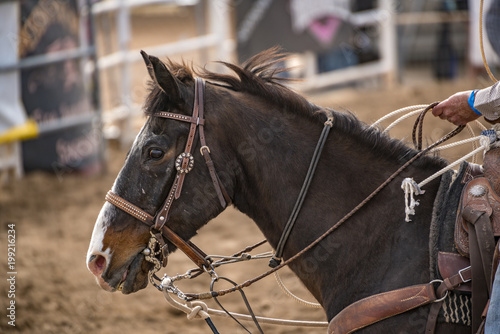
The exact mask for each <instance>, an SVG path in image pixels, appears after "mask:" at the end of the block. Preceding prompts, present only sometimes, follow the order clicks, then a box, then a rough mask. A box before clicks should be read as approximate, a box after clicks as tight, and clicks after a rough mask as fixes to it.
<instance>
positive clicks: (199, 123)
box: [106, 78, 231, 269]
mask: <svg viewBox="0 0 500 334" xmlns="http://www.w3.org/2000/svg"><path fill="white" fill-rule="evenodd" d="M204 93H205V81H204V80H203V79H201V78H196V82H195V92H194V94H195V97H194V107H193V114H192V116H191V117H189V116H185V115H182V114H175V113H170V112H166V111H159V112H156V113H154V114H153V116H156V117H163V118H169V119H173V120H177V121H182V122H188V123H191V126H190V129H189V135H188V139H187V142H186V147H185V149H184V152H183V153H181V154H180V155H179V156H178V157H177V159H176V161H175V167H176V169H177V175H176V176H175V180H174V182H173V184H172V187H171V188H170V192H169V194H168V196H167V199H166V200H165V202H164V203H163V205H162V207H161V209H160V210H159V211H158V212H157V214H156V215H155V216H154V217H153V216H151V215H150V214H148V213H147V212H145V211H144V210H142V209H140V208H139V207H137V206H135V205H134V204H132V203H130V202H128V201H127V200H125V199H123V198H121V197H120V196H118V195H116V194H114V193H113V192H111V191H109V192H108V194H107V195H106V201H108V202H109V203H111V204H113V205H114V206H116V207H118V208H120V209H121V210H123V211H125V212H126V213H128V214H130V215H131V216H133V217H134V218H136V219H138V220H140V221H141V222H143V223H145V224H146V225H148V226H150V227H151V229H152V230H156V231H160V232H161V234H162V235H163V237H164V238H166V239H167V240H168V241H170V242H171V243H172V244H174V245H175V246H176V247H177V248H179V249H180V250H181V251H183V252H184V253H185V254H186V255H187V256H188V257H189V258H190V259H191V260H192V261H193V262H194V263H195V264H196V265H197V266H198V267H200V268H202V269H203V268H205V269H208V268H209V266H210V263H209V261H208V260H207V256H206V254H205V253H204V252H203V251H201V250H200V249H199V248H198V247H197V246H196V245H194V244H193V243H191V242H190V241H185V240H183V239H182V238H181V237H179V236H178V235H177V234H176V233H175V232H174V231H172V230H171V229H170V228H169V227H168V226H166V225H165V223H166V222H167V220H168V216H169V212H170V208H171V206H172V203H173V201H174V200H176V199H178V198H179V197H180V195H181V192H182V186H183V184H184V178H185V176H186V174H187V173H189V172H190V171H191V169H192V168H193V164H194V158H193V155H192V153H191V151H192V148H193V142H194V139H195V137H196V130H197V129H198V128H199V137H200V144H201V148H200V153H201V155H202V156H203V157H204V158H205V163H206V165H207V167H208V171H209V173H210V177H211V179H212V183H213V185H214V188H215V191H216V193H217V197H218V199H219V202H220V205H221V206H222V207H223V208H225V207H226V206H227V205H228V204H230V203H231V199H230V197H229V195H228V194H227V192H226V190H225V188H224V186H223V185H222V183H221V181H220V179H219V177H218V175H217V173H216V171H215V166H214V163H213V161H212V158H211V157H210V149H209V148H208V146H207V143H206V139H205V131H204V125H205V119H204V118H203V111H204ZM164 247H166V245H165V244H163V245H162V248H164ZM162 262H163V266H165V265H166V255H165V256H163V259H162Z"/></svg>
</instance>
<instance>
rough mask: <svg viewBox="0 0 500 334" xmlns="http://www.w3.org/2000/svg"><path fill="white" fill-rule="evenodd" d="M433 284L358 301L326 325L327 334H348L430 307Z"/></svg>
mask: <svg viewBox="0 0 500 334" xmlns="http://www.w3.org/2000/svg"><path fill="white" fill-rule="evenodd" d="M435 300H436V294H435V292H434V287H433V284H432V283H427V284H419V285H412V286H409V287H406V288H402V289H398V290H393V291H389V292H384V293H380V294H377V295H374V296H370V297H367V298H364V299H361V300H359V301H357V302H355V303H353V304H351V305H349V306H347V307H346V308H345V309H343V310H342V311H341V312H340V313H339V314H337V315H336V316H335V317H334V318H333V319H332V320H331V321H330V323H329V324H328V334H348V333H352V332H354V331H357V330H359V329H361V328H364V327H366V326H370V325H372V324H374V323H376V322H378V321H381V320H384V319H387V318H390V317H392V316H395V315H398V314H401V313H404V312H407V311H410V310H412V309H415V308H417V307H420V306H423V305H426V304H429V303H432V302H433V301H435Z"/></svg>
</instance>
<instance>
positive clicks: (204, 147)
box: [200, 145, 210, 155]
mask: <svg viewBox="0 0 500 334" xmlns="http://www.w3.org/2000/svg"><path fill="white" fill-rule="evenodd" d="M203 150H207V152H208V153H210V149H209V148H208V146H206V145H205V146H202V147H200V153H201V155H203Z"/></svg>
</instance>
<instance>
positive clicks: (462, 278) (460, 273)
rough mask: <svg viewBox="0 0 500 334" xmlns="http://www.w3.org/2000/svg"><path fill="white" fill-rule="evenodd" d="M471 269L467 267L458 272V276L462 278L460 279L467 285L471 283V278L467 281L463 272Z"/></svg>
mask: <svg viewBox="0 0 500 334" xmlns="http://www.w3.org/2000/svg"><path fill="white" fill-rule="evenodd" d="M469 269H470V266H468V267H466V268H463V269H460V270H459V271H458V275H459V276H460V279H461V280H462V282H463V283H467V282H470V281H471V278H469V279H468V280H465V279H464V277H463V276H462V272H464V271H466V270H469Z"/></svg>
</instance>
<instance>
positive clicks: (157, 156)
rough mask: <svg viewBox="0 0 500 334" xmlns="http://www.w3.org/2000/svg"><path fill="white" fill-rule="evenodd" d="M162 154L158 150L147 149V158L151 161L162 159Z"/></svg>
mask: <svg viewBox="0 0 500 334" xmlns="http://www.w3.org/2000/svg"><path fill="white" fill-rule="evenodd" d="M163 154H164V153H163V151H162V150H160V149H159V148H151V149H149V157H150V158H151V159H156V160H158V159H161V158H163Z"/></svg>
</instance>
